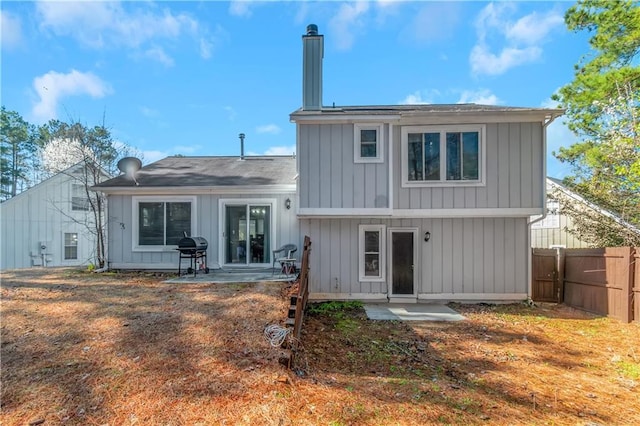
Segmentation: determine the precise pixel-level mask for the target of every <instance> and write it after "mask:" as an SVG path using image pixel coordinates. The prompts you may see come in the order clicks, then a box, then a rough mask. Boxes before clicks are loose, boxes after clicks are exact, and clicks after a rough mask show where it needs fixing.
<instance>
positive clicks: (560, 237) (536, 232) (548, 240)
mask: <svg viewBox="0 0 640 426" xmlns="http://www.w3.org/2000/svg"><path fill="white" fill-rule="evenodd" d="M559 219H560V226H559V227H557V228H532V229H531V247H533V248H549V247H551V246H564V247H566V248H587V247H589V244H587V243H586V242H584V241H582V240H580V239H579V238H578V237H576V236H575V235H573V234H570V233H569V232H567V229H573V221H572V220H571V218H570V217H569V216H565V215H563V214H560V215H559Z"/></svg>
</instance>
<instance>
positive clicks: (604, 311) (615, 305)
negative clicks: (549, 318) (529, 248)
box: [531, 247, 640, 322]
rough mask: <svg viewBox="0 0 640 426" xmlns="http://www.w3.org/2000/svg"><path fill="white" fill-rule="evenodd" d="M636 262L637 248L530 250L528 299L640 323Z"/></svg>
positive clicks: (639, 268) (639, 272)
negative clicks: (530, 283) (529, 293)
mask: <svg viewBox="0 0 640 426" xmlns="http://www.w3.org/2000/svg"><path fill="white" fill-rule="evenodd" d="M639 259H640V247H608V248H598V249H533V252H532V262H531V264H532V271H531V272H532V295H531V298H532V299H533V301H536V302H558V303H565V304H566V305H569V306H572V307H575V308H579V309H583V310H585V311H589V312H593V313H596V314H599V315H606V316H610V317H613V318H617V319H619V320H621V321H624V322H631V321H633V320H636V321H640V266H639V265H640V263H639Z"/></svg>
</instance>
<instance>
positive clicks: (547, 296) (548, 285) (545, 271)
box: [531, 249, 561, 303]
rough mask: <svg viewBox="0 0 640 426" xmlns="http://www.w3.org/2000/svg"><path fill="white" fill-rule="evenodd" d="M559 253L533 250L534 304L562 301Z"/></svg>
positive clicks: (547, 250) (552, 250) (532, 291)
mask: <svg viewBox="0 0 640 426" xmlns="http://www.w3.org/2000/svg"><path fill="white" fill-rule="evenodd" d="M556 256H557V252H556V250H554V249H533V252H532V254H531V274H532V280H531V281H532V289H531V298H532V299H533V301H534V302H556V303H559V302H560V301H561V300H560V282H559V280H558V262H557V257H556Z"/></svg>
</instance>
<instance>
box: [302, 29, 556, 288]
mask: <svg viewBox="0 0 640 426" xmlns="http://www.w3.org/2000/svg"><path fill="white" fill-rule="evenodd" d="M322 57H323V37H322V36H321V35H318V33H317V27H315V26H309V27H307V34H306V35H305V36H303V68H304V71H303V106H302V108H301V109H299V110H297V111H295V112H293V113H292V114H291V120H292V121H293V122H295V123H296V127H297V135H298V137H297V150H296V152H297V158H298V173H299V177H298V201H297V203H296V205H297V207H298V209H297V212H298V218H299V220H300V233H301V235H309V236H310V238H311V241H312V242H313V255H312V258H313V261H312V265H316V266H315V267H313V268H312V270H311V273H310V283H309V289H310V293H311V294H310V297H311V298H315V299H359V300H380V301H385V300H390V301H416V300H423V301H437V300H461V301H472V300H475V301H478V300H499V301H505V300H522V299H526V298H527V297H528V296H529V294H530V288H529V281H530V272H529V269H530V268H529V264H530V258H529V256H530V248H529V247H530V245H529V223H528V222H529V220H530V217H532V216H535V215H541V214H542V213H543V209H544V199H545V191H544V182H545V154H546V128H547V125H548V124H549V123H550V122H551V121H552V120H553V119H555V118H556V117H558V116H560V115H562V113H563V111H562V110H559V109H546V108H544V109H543V108H512V107H504V106H486V105H473V104H463V105H400V106H399V105H389V106H350V107H324V106H323V105H322ZM372 90H375V88H372Z"/></svg>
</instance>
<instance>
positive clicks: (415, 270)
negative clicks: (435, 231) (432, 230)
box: [387, 227, 420, 300]
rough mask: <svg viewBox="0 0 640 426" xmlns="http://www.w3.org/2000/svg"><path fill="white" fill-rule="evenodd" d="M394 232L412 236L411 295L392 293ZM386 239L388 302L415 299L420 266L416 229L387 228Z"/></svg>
mask: <svg viewBox="0 0 640 426" xmlns="http://www.w3.org/2000/svg"><path fill="white" fill-rule="evenodd" d="M394 232H405V233H407V232H411V233H412V234H413V293H411V294H394V293H393V233H394ZM387 238H388V240H389V250H388V253H387V258H388V260H387V261H388V262H389V268H387V269H388V279H387V282H388V283H389V285H388V286H387V287H388V292H389V300H391V298H394V299H415V298H416V295H417V293H418V285H417V284H418V279H417V278H418V277H420V271H418V269H419V268H420V265H419V264H418V244H419V243H418V228H415V227H412V228H403V227H390V228H387Z"/></svg>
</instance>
